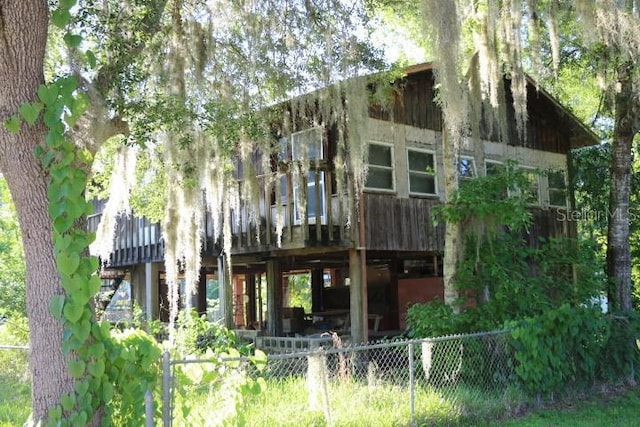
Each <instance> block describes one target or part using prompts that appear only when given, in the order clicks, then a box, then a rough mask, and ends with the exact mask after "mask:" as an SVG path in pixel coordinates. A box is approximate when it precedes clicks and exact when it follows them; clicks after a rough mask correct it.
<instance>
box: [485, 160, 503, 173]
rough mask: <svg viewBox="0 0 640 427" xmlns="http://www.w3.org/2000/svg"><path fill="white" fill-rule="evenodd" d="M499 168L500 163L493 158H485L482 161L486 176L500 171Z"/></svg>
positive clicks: (500, 166)
mask: <svg viewBox="0 0 640 427" xmlns="http://www.w3.org/2000/svg"><path fill="white" fill-rule="evenodd" d="M500 168H502V163H500V162H496V161H494V160H485V162H484V172H485V174H486V175H487V176H490V175H497V174H498V173H500Z"/></svg>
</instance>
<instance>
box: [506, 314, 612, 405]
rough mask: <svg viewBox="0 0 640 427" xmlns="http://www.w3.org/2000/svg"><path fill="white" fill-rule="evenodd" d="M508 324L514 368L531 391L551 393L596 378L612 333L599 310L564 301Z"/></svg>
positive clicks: (526, 388) (526, 387)
mask: <svg viewBox="0 0 640 427" xmlns="http://www.w3.org/2000/svg"><path fill="white" fill-rule="evenodd" d="M509 326H510V328H511V329H512V332H511V338H512V344H513V349H514V357H515V360H516V361H517V364H516V367H515V371H516V374H517V375H518V377H519V378H520V381H521V382H522V385H523V386H524V388H525V390H527V391H528V392H530V393H534V394H546V393H551V392H554V391H557V390H559V389H560V388H561V387H563V386H565V385H566V384H567V383H571V382H575V381H592V380H594V379H595V378H596V374H597V371H598V369H597V368H598V362H599V360H600V359H601V354H602V351H603V349H604V348H605V347H606V345H607V342H608V340H609V334H610V324H609V322H608V321H607V319H606V318H605V316H604V315H603V314H602V313H601V312H600V311H599V310H597V309H594V308H588V307H570V306H569V305H567V304H564V305H562V306H561V307H559V308H557V309H554V310H549V311H547V312H546V313H544V314H542V315H540V316H536V317H531V318H527V319H524V320H522V321H519V322H513V323H511V324H510V325H509Z"/></svg>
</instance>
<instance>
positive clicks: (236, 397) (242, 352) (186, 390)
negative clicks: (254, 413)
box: [174, 310, 267, 426]
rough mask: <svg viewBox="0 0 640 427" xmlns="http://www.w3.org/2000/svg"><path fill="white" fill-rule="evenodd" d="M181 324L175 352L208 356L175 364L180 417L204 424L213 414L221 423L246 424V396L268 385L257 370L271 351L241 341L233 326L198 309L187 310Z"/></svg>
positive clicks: (180, 321) (178, 420) (182, 419)
mask: <svg viewBox="0 0 640 427" xmlns="http://www.w3.org/2000/svg"><path fill="white" fill-rule="evenodd" d="M177 325H178V326H177V327H178V331H177V333H176V345H175V352H176V353H178V354H180V355H181V356H183V357H186V358H193V357H197V358H199V359H202V358H204V360H201V361H199V362H198V363H186V364H177V365H176V367H175V370H174V373H175V375H176V381H175V384H176V388H175V399H176V401H175V407H176V411H175V415H176V418H177V422H178V423H180V422H181V421H182V422H184V423H188V424H193V423H195V424H204V423H205V422H206V420H207V419H212V418H213V419H216V420H218V424H219V425H230V426H232V425H233V426H243V425H246V419H245V412H246V408H245V404H246V399H248V398H250V397H251V396H255V395H258V394H260V393H261V392H262V391H263V390H264V389H265V387H266V384H265V382H264V379H263V378H261V377H258V378H255V379H254V378H252V375H251V374H254V375H255V373H256V372H258V373H259V372H261V371H262V370H263V369H264V367H265V366H266V361H267V358H266V355H265V354H264V353H263V352H261V351H260V350H255V351H252V349H251V348H250V347H249V346H242V345H239V343H238V342H237V339H236V337H235V334H234V333H233V332H232V331H229V330H228V329H226V328H225V327H223V326H220V325H218V324H216V323H211V322H209V321H207V319H206V316H199V315H198V313H197V312H196V311H195V310H191V311H186V310H185V311H182V312H181V313H180V315H179V319H178V322H177Z"/></svg>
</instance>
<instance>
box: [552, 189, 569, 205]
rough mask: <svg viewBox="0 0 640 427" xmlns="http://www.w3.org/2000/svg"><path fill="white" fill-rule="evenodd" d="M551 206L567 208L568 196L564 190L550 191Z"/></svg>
mask: <svg viewBox="0 0 640 427" xmlns="http://www.w3.org/2000/svg"><path fill="white" fill-rule="evenodd" d="M549 204H550V205H552V206H567V195H566V192H565V191H564V190H555V189H551V188H550V189H549Z"/></svg>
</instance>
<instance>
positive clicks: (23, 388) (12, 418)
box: [0, 374, 31, 427]
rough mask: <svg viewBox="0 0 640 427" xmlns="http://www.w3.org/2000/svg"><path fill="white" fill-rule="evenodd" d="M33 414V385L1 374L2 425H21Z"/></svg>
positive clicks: (7, 426) (0, 410) (0, 426)
mask: <svg viewBox="0 0 640 427" xmlns="http://www.w3.org/2000/svg"><path fill="white" fill-rule="evenodd" d="M29 414H31V386H30V385H29V384H28V383H26V382H24V381H15V379H11V378H6V377H5V376H4V375H2V374H0V427H13V426H21V425H23V424H24V422H25V421H27V418H29Z"/></svg>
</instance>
